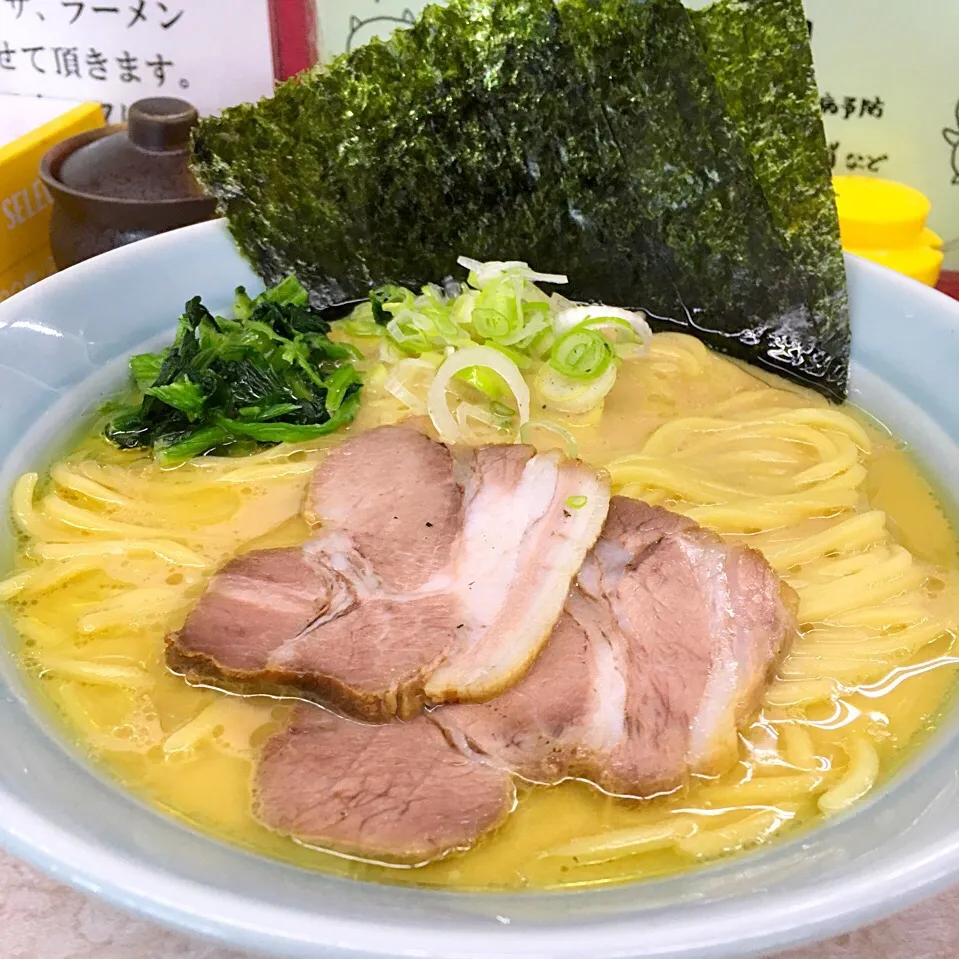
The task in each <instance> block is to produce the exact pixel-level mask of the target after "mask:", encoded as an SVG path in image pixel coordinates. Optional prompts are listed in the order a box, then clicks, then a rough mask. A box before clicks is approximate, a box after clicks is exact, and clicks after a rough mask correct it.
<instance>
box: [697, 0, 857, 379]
mask: <svg viewBox="0 0 959 959" xmlns="http://www.w3.org/2000/svg"><path fill="white" fill-rule="evenodd" d="M692 17H693V21H694V23H695V25H696V28H697V31H698V33H699V35H700V37H701V39H702V41H703V45H704V47H705V51H706V56H707V60H708V62H709V66H710V69H711V71H712V72H713V74H714V75H715V77H716V78H717V80H718V81H719V87H720V91H721V93H722V94H723V97H724V100H725V103H726V108H727V111H728V113H729V116H730V118H731V119H732V120H733V121H734V122H735V123H736V125H737V127H738V130H739V133H740V136H741V137H742V139H743V141H744V142H745V143H746V145H747V147H748V149H749V152H750V155H751V157H752V163H753V171H754V173H755V176H756V179H757V180H758V182H759V183H760V185H761V186H762V189H763V191H764V193H765V195H766V198H767V200H768V202H769V207H770V210H771V212H772V216H773V220H774V222H775V224H776V227H777V229H778V230H779V232H780V234H781V236H782V241H783V244H784V246H785V249H786V251H787V253H788V254H789V256H790V258H791V260H792V262H793V263H794V264H795V265H796V267H797V268H798V269H799V270H800V271H801V273H802V275H803V282H804V284H805V288H806V295H807V301H808V306H809V316H810V317H811V321H807V322H808V324H809V325H807V326H805V327H804V328H803V327H800V328H798V329H797V328H794V329H792V330H790V331H788V332H789V333H790V334H791V335H789V336H788V337H784V336H782V335H780V337H779V338H780V340H781V342H779V343H778V344H776V345H775V346H772V347H771V348H772V349H773V350H774V351H779V352H781V353H782V354H783V356H782V359H783V361H784V362H789V361H790V360H791V359H792V360H799V361H800V362H801V368H802V369H803V370H804V372H805V375H806V376H808V377H815V378H816V379H819V380H821V381H822V383H823V384H824V386H825V390H824V391H825V392H828V393H831V394H833V395H835V396H839V397H842V396H845V392H846V377H847V372H848V365H849V347H850V330H849V305H848V298H847V292H846V274H845V265H844V262H843V256H842V247H841V245H840V241H839V226H838V216H837V213H836V201H835V196H834V193H833V189H832V174H831V166H830V163H829V155H828V151H827V148H826V140H825V135H824V132H823V127H822V118H821V114H820V110H819V91H818V88H817V86H816V77H815V71H814V69H813V60H812V51H811V49H810V46H809V28H808V24H807V23H806V17H805V13H804V12H803V7H802V4H801V3H798V2H794V0H719V2H717V3H714V4H713V5H712V6H710V7H706V8H705V9H703V10H699V11H696V12H694V13H693V14H692Z"/></svg>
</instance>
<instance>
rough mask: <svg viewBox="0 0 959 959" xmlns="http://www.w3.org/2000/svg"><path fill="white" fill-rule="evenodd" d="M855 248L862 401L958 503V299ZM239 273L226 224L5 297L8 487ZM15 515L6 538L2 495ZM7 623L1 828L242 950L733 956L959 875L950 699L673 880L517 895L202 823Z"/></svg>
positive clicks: (17, 843) (67, 869) (19, 852)
mask: <svg viewBox="0 0 959 959" xmlns="http://www.w3.org/2000/svg"><path fill="white" fill-rule="evenodd" d="M847 265H848V273H849V282H850V293H851V300H852V308H853V326H854V349H853V364H852V389H851V395H850V398H851V400H852V402H854V403H856V404H857V405H859V406H861V407H862V408H864V409H865V410H867V411H868V412H869V413H871V414H872V415H873V416H875V417H876V418H878V419H879V420H880V421H882V422H883V423H884V424H885V425H886V426H888V427H889V428H890V429H891V430H892V432H893V433H894V434H895V435H896V436H898V437H900V438H901V439H903V440H904V441H905V442H906V443H907V444H908V446H909V448H910V449H911V451H912V452H913V454H914V456H915V457H916V458H917V460H918V461H919V462H920V463H921V464H922V465H923V466H924V467H925V469H926V470H927V471H928V473H929V475H930V476H932V477H933V478H934V479H935V480H936V481H937V482H938V485H939V487H940V489H941V490H942V492H943V494H944V497H945V499H946V500H947V502H949V501H952V502H954V501H955V500H956V492H957V491H956V490H955V489H954V488H953V487H954V486H955V485H956V483H957V481H956V480H955V477H959V391H957V390H956V389H955V384H954V380H955V376H956V371H959V304H957V303H955V302H953V301H952V300H950V299H948V298H946V297H944V296H942V295H940V294H938V293H936V292H934V291H932V290H930V289H928V288H926V287H924V286H922V285H920V284H919V283H916V282H914V281H911V280H908V279H906V278H905V277H902V276H899V275H897V274H895V273H893V272H891V271H888V270H885V269H883V268H882V267H879V266H876V265H874V264H871V263H867V262H865V261H863V260H859V259H856V258H850V259H849V261H848V264H847ZM240 284H245V285H247V286H248V287H249V288H250V289H251V290H253V289H259V288H260V284H259V283H258V281H257V280H256V278H255V277H254V276H253V274H252V273H251V271H250V269H249V267H248V266H247V265H246V263H245V262H244V261H243V260H242V259H241V257H240V256H239V254H238V253H237V252H236V251H235V249H234V247H233V244H232V241H231V240H230V238H229V235H228V232H227V230H226V228H225V226H224V224H223V223H222V222H219V221H218V222H211V223H204V224H201V225H198V226H194V227H188V228H186V229H183V230H178V231H175V232H173V233H169V234H166V235H163V236H160V237H157V238H155V239H151V240H147V241H144V242H142V243H138V244H136V245H133V246H130V247H127V248H124V249H121V250H117V251H114V252H112V253H108V254H105V255H103V256H101V257H98V258H96V259H94V260H91V261H89V262H86V263H84V264H81V265H80V266H77V267H74V268H72V269H70V270H67V271H66V272H64V273H62V274H59V275H57V276H54V277H51V278H50V279H48V280H45V281H43V282H42V283H40V284H38V285H37V286H35V287H33V288H31V289H29V290H27V291H25V292H23V293H21V294H19V295H18V296H16V297H14V298H13V299H11V300H9V301H7V302H6V303H4V304H2V306H0V367H2V371H3V375H2V377H0V410H2V416H0V453H2V462H3V467H2V471H0V495H2V496H4V497H5V498H6V500H8V499H9V494H10V490H11V488H12V485H13V483H14V481H15V480H16V478H17V477H18V476H19V475H20V474H21V473H23V472H24V471H25V470H27V469H31V468H34V467H36V465H37V464H38V463H42V462H44V461H45V460H46V461H49V459H50V457H51V456H52V455H54V454H55V453H56V452H57V444H58V443H59V444H61V445H62V443H63V441H64V437H65V436H69V434H70V431H71V428H73V429H76V428H79V426H80V425H82V423H83V422H84V421H85V419H86V416H87V414H88V413H89V412H91V411H92V410H94V409H95V408H96V407H97V406H98V404H99V403H101V402H102V401H103V400H104V399H105V398H106V397H108V396H110V395H111V394H112V393H114V392H115V391H116V388H117V386H118V384H120V383H121V382H122V381H123V377H124V375H125V365H124V364H125V361H126V358H127V357H128V356H129V355H130V354H131V353H133V352H137V351H140V350H142V349H143V348H144V346H145V345H150V344H152V343H154V342H155V343H160V342H162V341H163V339H164V337H166V338H168V337H169V335H170V331H171V326H172V323H171V318H172V317H175V316H177V315H178V314H179V312H180V310H181V309H182V305H183V303H184V302H185V301H186V300H188V299H189V298H191V297H193V296H195V295H197V294H200V295H201V296H202V297H203V299H204V301H205V302H207V303H208V304H209V306H210V307H211V308H212V309H214V310H216V309H226V308H227V306H228V305H229V303H230V301H231V299H232V296H233V291H234V289H235V287H236V286H237V285H240ZM6 500H5V501H6ZM3 524H4V528H3V533H4V537H3V542H4V544H5V546H4V548H5V549H6V550H7V552H8V554H10V553H12V550H13V543H14V533H13V530H12V528H11V525H10V521H9V520H8V518H7V514H6V511H4V519H3ZM7 559H9V555H8V556H7ZM2 628H3V630H4V652H3V654H2V656H0V664H2V671H3V674H2V681H3V686H2V689H0V726H2V728H3V730H4V735H3V737H2V738H0V842H2V843H3V844H4V845H5V846H6V847H7V848H8V849H9V850H10V852H11V853H13V854H14V855H16V856H19V857H21V858H23V859H25V860H28V861H30V862H32V863H33V864H35V865H36V866H38V867H39V868H41V869H43V870H44V871H46V872H48V873H50V874H51V875H53V876H55V877H57V878H59V879H61V880H62V881H64V882H68V883H71V884H73V885H75V886H77V887H79V888H81V889H84V890H86V891H88V892H91V893H93V894H95V895H98V896H101V897H103V898H104V899H106V900H108V901H110V902H112V903H115V904H117V905H119V906H121V907H124V908H127V909H131V910H134V911H136V912H139V913H141V914H143V915H145V916H148V917H150V918H152V919H155V920H157V921H159V922H162V923H165V924H168V925H170V926H174V927H177V928H180V929H183V930H186V931H189V932H192V933H196V934H199V935H202V936H207V937H210V938H212V939H215V940H218V941H219V942H222V943H226V944H229V945H232V946H235V947H238V948H243V949H248V950H251V951H255V952H261V953H268V954H273V955H280V956H291V957H294V956H295V957H299V956H303V957H306V956H310V957H313V956H317V955H323V956H329V957H333V959H373V957H387V956H420V957H428V959H432V957H437V959H438V957H462V959H467V957H470V959H480V957H493V956H496V957H506V959H513V957H516V959H519V957H557V959H559V957H562V959H566V957H569V959H573V957H576V959H580V957H583V956H589V957H590V959H606V957H609V959H612V957H617V959H626V957H666V956H669V957H673V959H675V957H681V956H688V957H693V956H695V957H714V959H719V957H726V956H749V955H759V954H763V953H767V952H770V951H773V950H776V949H781V948H785V947H787V946H791V945H794V944H797V943H801V942H804V941H810V940H814V939H818V938H823V937H826V936H829V935H833V934H836V933H839V932H842V931H844V930H847V929H850V928H852V927H854V926H857V925H860V924H863V923H865V922H869V921H872V920H875V919H877V918H880V917H882V916H884V915H887V914H889V913H891V912H893V911H895V910H898V909H902V908H904V907H905V906H907V905H909V904H910V903H911V902H914V901H916V900H918V899H920V898H921V897H923V896H926V895H930V894H932V893H934V892H935V891H936V890H937V889H939V888H941V887H943V886H944V885H946V884H947V883H948V882H950V880H951V879H952V878H953V877H954V876H959V730H957V725H956V718H955V716H954V715H953V714H952V713H951V712H950V711H948V710H947V711H946V714H945V716H944V718H943V720H942V721H941V722H940V723H939V726H938V729H937V731H936V733H935V734H934V735H933V736H931V737H930V738H929V739H928V741H927V742H926V744H925V745H924V746H923V748H921V749H918V750H917V751H915V752H914V753H913V754H911V758H910V759H909V761H908V762H907V763H906V764H905V765H903V766H902V767H901V769H900V770H899V772H898V773H897V774H896V775H894V776H893V777H892V778H891V779H890V780H889V781H888V782H887V783H886V785H885V786H884V787H883V788H882V789H878V790H876V792H875V793H874V794H872V798H870V799H869V800H868V801H866V802H863V803H861V804H860V805H858V806H856V807H854V808H853V809H852V810H851V811H850V812H848V813H846V814H843V815H840V816H837V817H835V818H833V819H831V820H828V821H827V822H826V823H825V824H823V825H821V826H819V827H817V828H815V829H812V830H809V831H807V832H805V833H801V834H798V835H797V837H796V838H793V839H791V840H789V841H783V842H781V843H779V844H773V845H771V846H769V847H768V848H762V849H760V850H759V851H756V852H752V853H749V854H746V855H742V856H739V857H734V858H731V859H728V860H725V861H722V862H720V863H719V864H715V865H710V866H704V867H701V868H699V869H692V870H690V871H689V872H688V873H685V874H682V875H679V876H676V877H672V878H668V879H663V880H650V881H646V882H643V883H640V884H634V885H625V886H619V887H616V888H610V889H598V890H596V889H593V890H589V891H581V892H576V891H566V892H562V893H549V894H547V893H513V894H509V895H506V894H468V893H457V892H438V891H426V890H422V889H414V888H397V887H389V886H380V885H374V884H368V883H360V882H355V881H350V880H344V879H337V878H331V877H327V876H324V875H321V874H318V873H312V872H307V871H304V870H300V869H297V868H294V867H292V866H287V865H284V864H281V863H278V862H274V861H270V860H267V859H263V858H260V857H257V856H255V855H252V854H250V853H248V852H245V851H243V850H241V849H238V848H233V847H231V846H228V845H226V844H223V843H221V842H218V841H215V840H213V839H210V838H207V837H205V836H203V835H201V834H199V833H197V832H195V831H193V830H192V829H190V828H188V827H187V826H185V825H182V824H181V823H179V822H177V821H175V820H174V819H172V818H168V817H166V816H164V815H163V814H161V813H159V812H157V811H156V810H155V809H153V808H151V807H150V806H148V805H147V804H146V803H145V802H142V801H141V800H139V799H138V798H136V797H135V796H134V795H132V794H129V793H126V792H124V791H122V790H121V789H120V788H119V787H118V786H117V785H115V784H114V782H113V781H112V780H111V779H109V778H107V776H106V775H105V774H103V773H101V772H99V771H98V770H97V769H95V768H94V767H93V766H91V765H90V764H88V763H86V762H85V761H84V760H83V759H82V758H81V757H80V754H79V753H77V752H75V751H74V750H73V748H72V747H71V746H70V745H69V743H68V742H67V741H66V739H65V738H64V737H63V736H62V735H61V734H60V733H59V732H58V731H57V730H56V729H54V728H53V726H52V725H51V724H49V723H48V721H47V719H46V718H45V716H44V714H43V713H42V711H40V710H39V709H38V707H37V704H36V703H35V702H34V701H33V694H32V692H31V691H30V689H29V688H28V686H27V684H26V682H25V680H24V678H23V677H22V675H21V673H20V670H19V667H18V665H17V663H16V661H15V659H14V656H13V654H12V649H13V643H14V636H13V633H12V630H11V628H10V626H9V624H8V623H7V622H6V621H3V623H2Z"/></svg>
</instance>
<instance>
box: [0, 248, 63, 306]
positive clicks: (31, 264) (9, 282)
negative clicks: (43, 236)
mask: <svg viewBox="0 0 959 959" xmlns="http://www.w3.org/2000/svg"><path fill="white" fill-rule="evenodd" d="M56 272H57V267H56V264H55V263H54V262H53V254H52V253H51V252H50V250H49V248H47V247H44V246H41V247H40V248H39V249H38V250H34V252H33V253H31V254H30V255H29V256H27V257H25V258H24V259H22V260H21V261H20V262H19V263H16V264H14V265H13V266H11V267H10V268H9V269H6V270H0V303H2V302H3V301H4V300H6V299H9V298H10V297H11V296H13V294H14V293H19V292H20V291H21V290H25V289H26V288H27V287H28V286H32V285H33V284H34V283H39V282H40V280H42V279H43V278H44V277H47V276H51V275H52V274H54V273H56Z"/></svg>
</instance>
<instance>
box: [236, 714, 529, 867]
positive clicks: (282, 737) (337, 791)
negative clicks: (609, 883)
mask: <svg viewBox="0 0 959 959" xmlns="http://www.w3.org/2000/svg"><path fill="white" fill-rule="evenodd" d="M253 790H254V792H253V804H254V812H255V814H256V816H257V818H258V819H259V820H260V821H261V822H262V823H263V824H264V825H266V826H268V827H269V828H271V829H274V830H276V831H277V832H280V833H283V834H284V835H288V836H293V837H294V838H296V839H297V840H299V841H300V842H306V843H309V844H312V845H316V846H320V847H323V848H326V849H336V850H338V851H341V852H345V853H348V854H351V855H355V856H361V857H363V858H365V859H372V860H377V861H387V862H400V863H422V862H427V861H429V860H431V859H437V858H439V857H441V856H443V855H445V854H446V853H448V852H450V851H452V850H454V849H466V848H468V847H470V846H471V845H473V844H474V843H475V842H476V840H477V839H479V838H480V837H481V836H482V835H483V834H484V833H486V832H488V831H489V830H490V829H492V828H494V827H495V826H497V825H499V824H500V823H501V822H503V820H505V819H506V817H507V816H508V815H509V813H510V812H511V811H512V809H513V805H514V802H515V790H514V786H513V779H512V777H511V776H510V775H509V774H508V773H506V772H504V771H502V770H499V769H495V768H494V767H492V766H486V765H483V764H482V763H476V762H473V761H472V760H471V759H469V758H468V757H466V756H464V755H463V754H462V753H460V752H458V751H457V750H455V749H453V748H452V747H451V746H450V744H449V743H448V742H447V740H446V738H445V737H444V736H443V733H442V732H441V731H440V729H439V728H438V727H437V726H436V725H434V724H433V723H431V722H430V721H429V720H427V719H426V717H425V716H419V717H417V718H416V719H414V720H413V721H412V722H409V723H403V722H393V723H385V724H382V725H378V726H367V725H363V724H361V723H357V722H353V721H351V720H348V719H343V718H341V717H340V716H335V715H333V714H332V713H329V712H326V711H325V710H323V709H320V708H319V707H318V706H300V707H298V708H297V709H296V711H295V712H294V716H293V719H292V721H291V723H290V725H289V726H288V727H287V728H286V729H285V730H284V731H283V732H282V733H281V734H279V735H277V736H274V737H273V738H272V739H271V740H270V741H269V742H268V743H267V744H266V746H265V747H264V750H263V756H262V758H261V760H260V763H259V766H258V768H257V772H256V777H255V780H254V786H253Z"/></svg>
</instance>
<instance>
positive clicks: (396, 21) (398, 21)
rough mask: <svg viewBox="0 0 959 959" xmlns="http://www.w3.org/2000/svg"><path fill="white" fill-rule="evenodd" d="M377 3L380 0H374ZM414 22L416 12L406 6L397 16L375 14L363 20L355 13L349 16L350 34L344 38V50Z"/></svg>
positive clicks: (361, 44)
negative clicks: (375, 15)
mask: <svg viewBox="0 0 959 959" xmlns="http://www.w3.org/2000/svg"><path fill="white" fill-rule="evenodd" d="M376 2H377V3H379V2H380V0H376ZM414 23H416V14H415V13H413V11H412V10H410V8H409V7H407V8H406V9H405V10H404V11H403V13H402V14H400V16H398V17H391V16H377V17H367V18H366V19H365V20H364V19H362V18H361V17H358V16H356V15H355V14H354V15H353V16H351V17H350V34H349V36H348V37H347V38H346V51H347V53H349V51H350V50H355V49H356V48H357V47H361V46H363V44H364V43H369V41H370V40H372V39H373V37H377V36H382V35H383V34H386V33H391V32H392V31H393V30H394V29H396V27H408V26H411V25H412V24H414Z"/></svg>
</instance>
